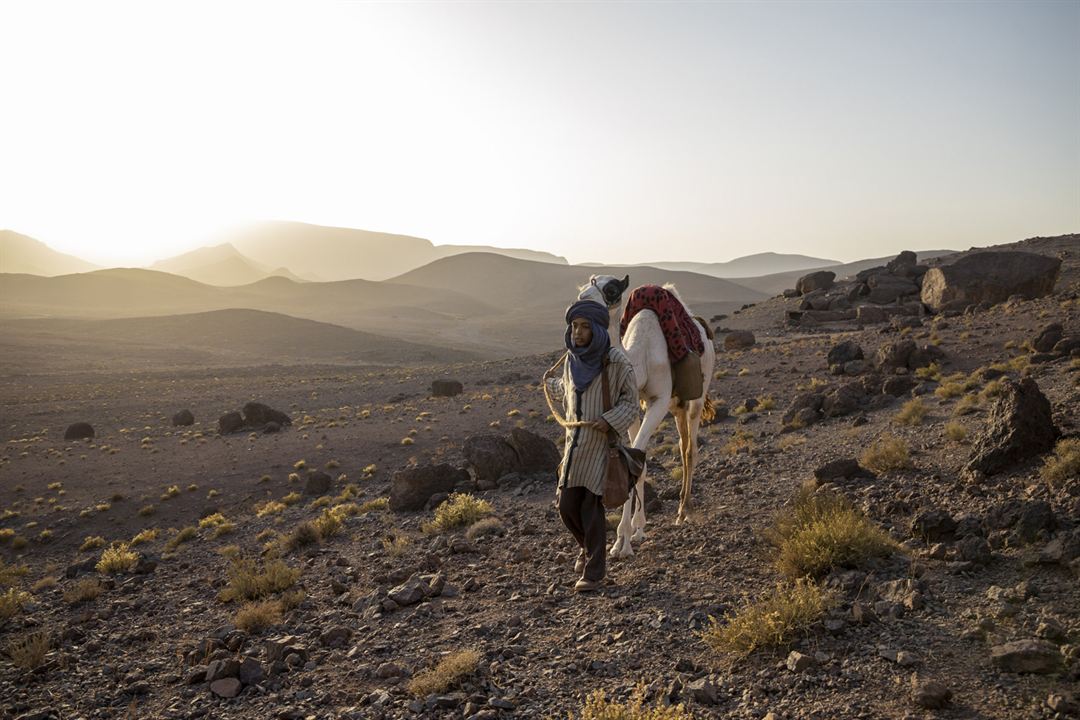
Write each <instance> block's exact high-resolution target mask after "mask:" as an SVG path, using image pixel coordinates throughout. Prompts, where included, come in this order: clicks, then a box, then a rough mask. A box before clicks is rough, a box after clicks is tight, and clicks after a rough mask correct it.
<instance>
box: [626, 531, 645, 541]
mask: <svg viewBox="0 0 1080 720" xmlns="http://www.w3.org/2000/svg"><path fill="white" fill-rule="evenodd" d="M644 539H645V531H644V530H636V531H634V534H633V535H632V536H630V540H631V541H632V542H636V543H639V542H641V541H642V540H644Z"/></svg>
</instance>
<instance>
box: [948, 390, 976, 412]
mask: <svg viewBox="0 0 1080 720" xmlns="http://www.w3.org/2000/svg"><path fill="white" fill-rule="evenodd" d="M978 409H979V398H978V396H976V395H965V396H964V397H962V398H960V402H958V403H956V407H954V408H953V415H970V414H971V413H973V412H975V411H976V410H978Z"/></svg>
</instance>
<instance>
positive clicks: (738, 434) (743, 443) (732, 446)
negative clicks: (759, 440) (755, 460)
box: [724, 426, 794, 455]
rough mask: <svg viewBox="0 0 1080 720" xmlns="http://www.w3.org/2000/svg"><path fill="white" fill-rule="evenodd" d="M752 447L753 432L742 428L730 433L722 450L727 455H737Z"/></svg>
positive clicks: (747, 451)
mask: <svg viewBox="0 0 1080 720" xmlns="http://www.w3.org/2000/svg"><path fill="white" fill-rule="evenodd" d="M792 427H794V426H792ZM753 449H754V434H753V433H752V432H750V431H749V430H744V429H742V428H738V429H736V430H735V432H734V433H733V434H732V435H731V439H730V440H728V441H727V444H726V445H724V452H725V453H727V454H728V455H737V454H739V453H741V452H746V453H750V452H752V451H753Z"/></svg>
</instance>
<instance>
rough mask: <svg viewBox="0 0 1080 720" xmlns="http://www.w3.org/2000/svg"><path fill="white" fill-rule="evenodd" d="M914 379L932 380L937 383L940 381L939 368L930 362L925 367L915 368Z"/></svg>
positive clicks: (936, 364)
mask: <svg viewBox="0 0 1080 720" xmlns="http://www.w3.org/2000/svg"><path fill="white" fill-rule="evenodd" d="M915 377H917V378H919V379H920V380H932V381H934V382H937V381H939V380H941V366H940V365H939V364H938V363H936V362H932V363H930V364H929V365H927V366H926V367H921V368H915Z"/></svg>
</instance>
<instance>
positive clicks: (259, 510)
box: [255, 500, 285, 517]
mask: <svg viewBox="0 0 1080 720" xmlns="http://www.w3.org/2000/svg"><path fill="white" fill-rule="evenodd" d="M284 510H285V505H284V504H282V503H279V502H278V501H277V500H267V501H266V502H264V503H261V504H259V505H256V506H255V517H266V516H267V515H277V514H278V513H280V512H283V511H284Z"/></svg>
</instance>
